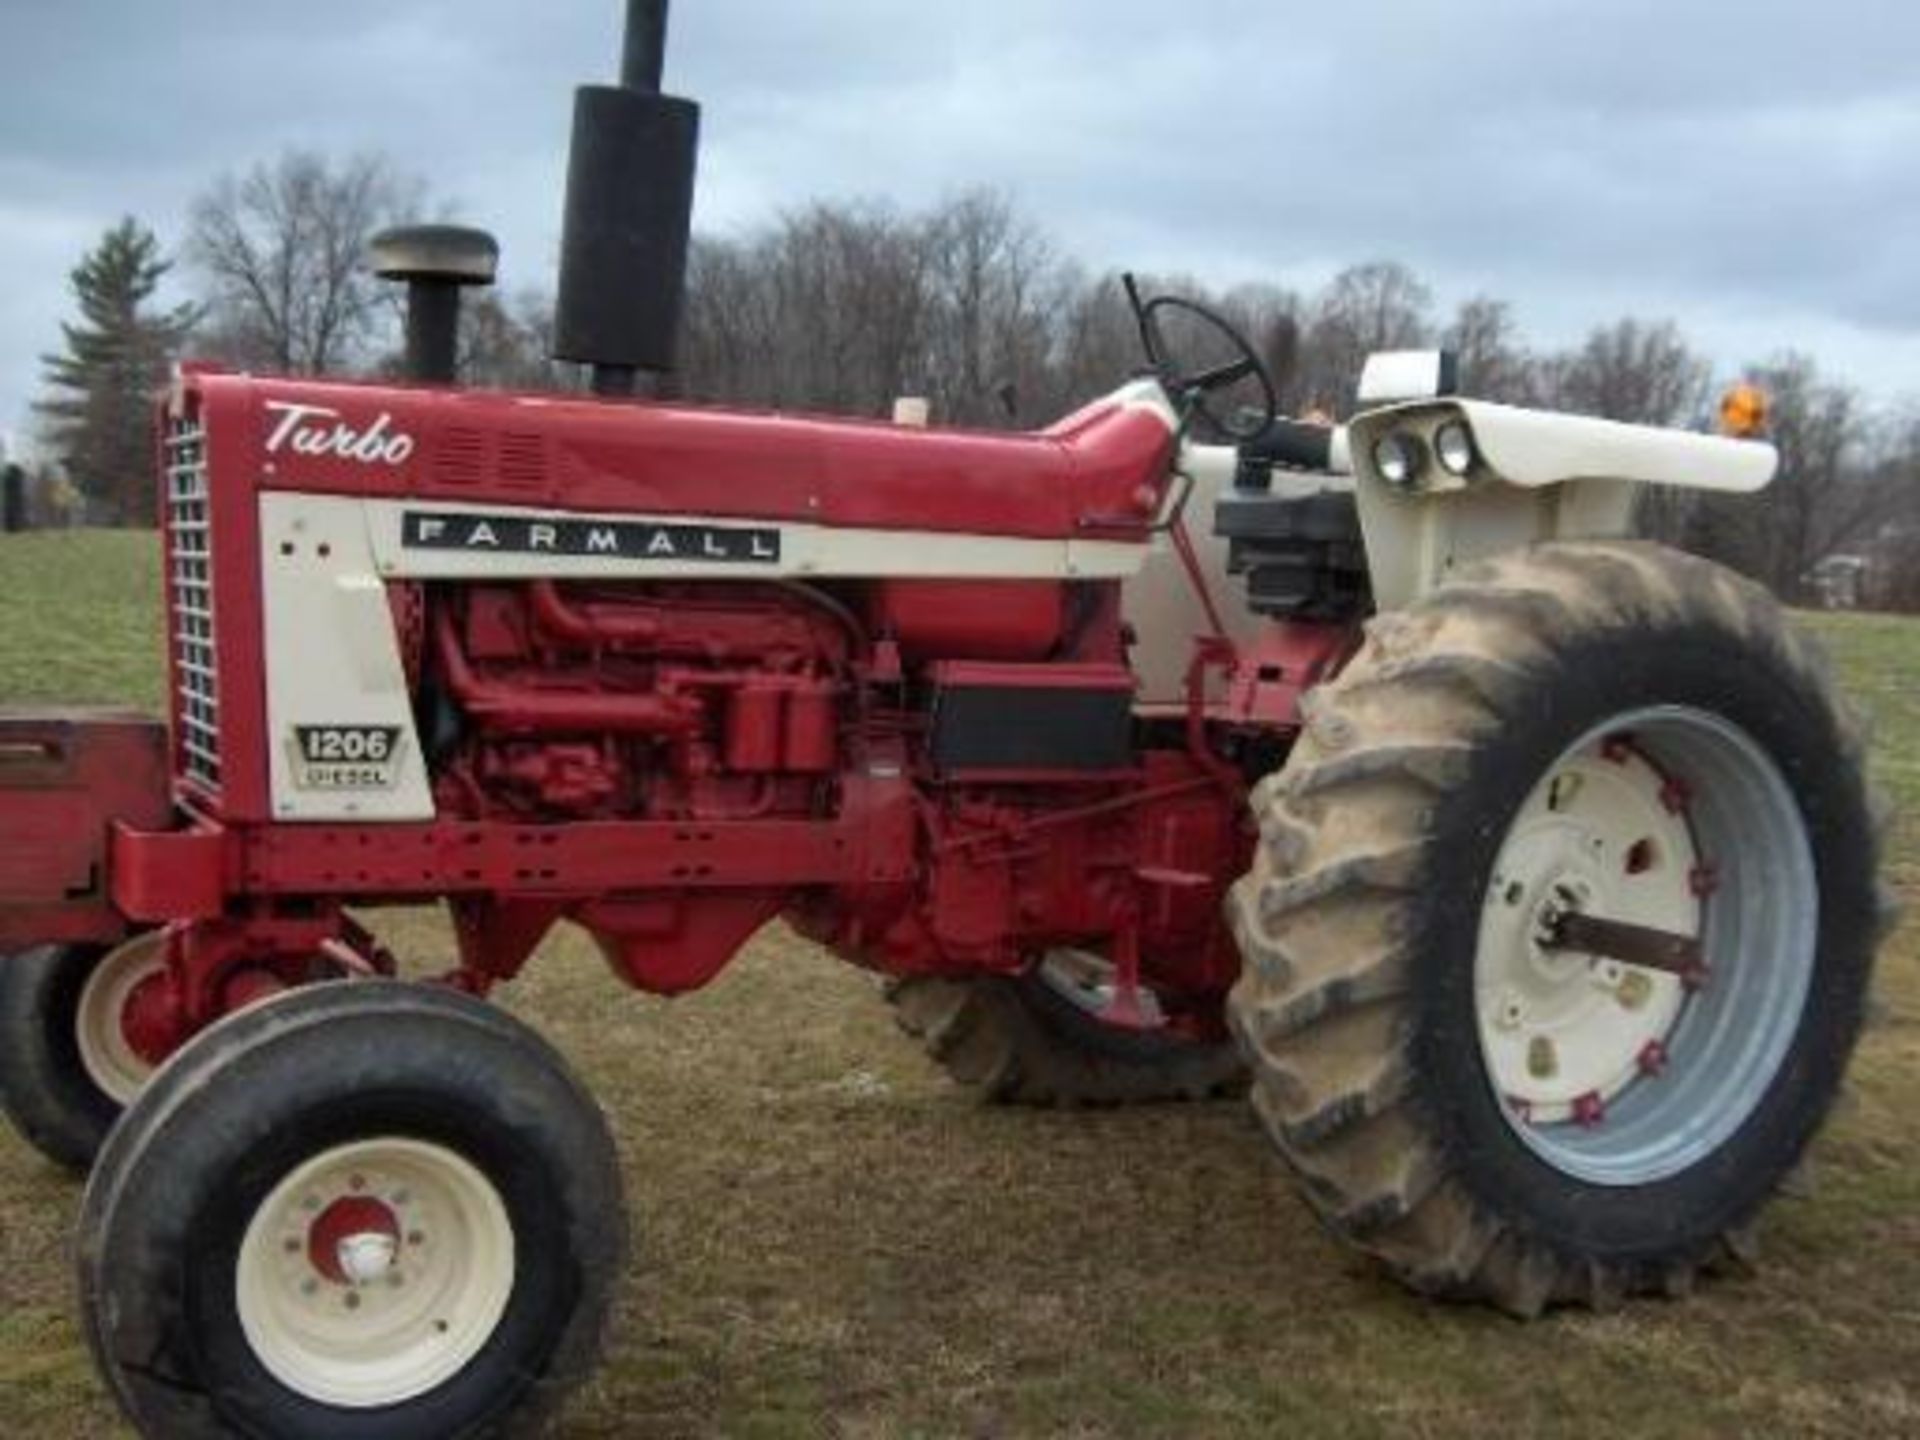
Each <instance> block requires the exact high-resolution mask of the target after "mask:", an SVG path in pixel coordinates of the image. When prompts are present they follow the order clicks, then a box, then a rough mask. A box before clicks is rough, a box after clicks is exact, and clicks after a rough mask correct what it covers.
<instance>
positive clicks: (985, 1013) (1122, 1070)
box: [887, 955, 1246, 1108]
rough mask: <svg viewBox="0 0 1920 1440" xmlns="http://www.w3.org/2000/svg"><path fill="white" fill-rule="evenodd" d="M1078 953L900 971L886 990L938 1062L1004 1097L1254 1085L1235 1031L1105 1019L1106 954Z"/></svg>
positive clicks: (1190, 1096)
mask: <svg viewBox="0 0 1920 1440" xmlns="http://www.w3.org/2000/svg"><path fill="white" fill-rule="evenodd" d="M1071 959H1072V961H1073V962H1074V963H1071V964H1069V963H1064V960H1065V957H1062V960H1063V963H1060V964H1057V965H1056V964H1055V963H1054V957H1049V959H1048V960H1047V961H1043V962H1042V964H1041V965H1038V966H1036V967H1035V968H1034V970H1033V971H1031V972H1029V973H1028V974H1026V975H1023V976H1020V977H1018V978H1005V979H1003V978H997V977H995V978H981V979H971V980H949V979H942V978H933V977H916V978H912V979H904V980H895V981H892V982H891V983H890V984H889V985H888V987H887V999H888V1001H889V1003H891V1004H892V1006H893V1009H894V1018H895V1019H896V1020H898V1021H899V1023H900V1028H901V1029H903V1030H905V1031H906V1032H907V1033H908V1034H909V1035H912V1036H913V1037H915V1038H916V1039H917V1040H919V1042H920V1044H921V1046H922V1048H924V1049H925V1050H926V1052H927V1054H928V1055H929V1056H930V1057H931V1058H932V1059H933V1061H934V1062H935V1063H936V1064H938V1065H939V1066H940V1067H941V1068H942V1069H943V1070H945V1071H946V1072H947V1074H948V1075H950V1076H952V1077H953V1079H954V1080H955V1081H956V1082H958V1083H959V1084H961V1085H963V1086H966V1087H967V1088H968V1089H971V1090H975V1091H977V1092H978V1093H979V1095H980V1097H981V1098H982V1099H984V1100H987V1101H989V1102H992V1103H995V1104H1003V1105H1034V1106H1057V1107H1063V1108H1064V1107H1073V1106H1080V1105H1086V1106H1106V1105H1145V1104H1154V1103H1158V1102H1162V1101H1171V1100H1207V1099H1212V1098H1214V1097H1217V1096H1223V1095H1231V1094H1236V1093H1238V1092H1239V1091H1242V1090H1244V1089H1245V1088H1246V1066H1245V1064H1244V1062H1243V1061H1242V1060H1241V1058H1240V1052H1239V1050H1238V1048H1237V1047H1236V1046H1235V1045H1234V1042H1233V1041H1232V1039H1231V1038H1226V1037H1223V1038H1221V1039H1219V1040H1208V1039H1204V1038H1200V1037H1196V1036H1193V1035H1190V1034H1187V1033H1185V1032H1183V1031H1180V1030H1176V1029H1171V1028H1169V1029H1164V1030H1149V1031H1133V1030H1125V1029H1122V1028H1120V1027H1117V1026H1114V1025H1110V1024H1107V1023H1105V1022H1104V1021H1102V1020H1100V1019H1099V1018H1097V1015H1096V1013H1095V1012H1096V1010H1097V1009H1098V1007H1099V1005H1100V1003H1101V1002H1102V1000H1103V999H1104V998H1105V997H1106V996H1107V995H1108V994H1109V993H1110V988H1109V987H1108V986H1106V985H1103V983H1102V980H1101V976H1100V974H1099V970H1098V968H1097V967H1098V962H1096V961H1093V960H1092V959H1091V957H1084V956H1077V955H1076V956H1073V957H1071ZM1043 967H1044V968H1043Z"/></svg>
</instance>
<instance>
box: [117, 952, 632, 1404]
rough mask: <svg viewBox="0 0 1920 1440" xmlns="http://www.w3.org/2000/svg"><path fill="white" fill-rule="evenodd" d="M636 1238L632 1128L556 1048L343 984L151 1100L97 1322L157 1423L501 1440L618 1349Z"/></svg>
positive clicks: (203, 1060) (226, 1035)
mask: <svg viewBox="0 0 1920 1440" xmlns="http://www.w3.org/2000/svg"><path fill="white" fill-rule="evenodd" d="M625 1236H626V1220H625V1209H624V1205H623V1202H622V1195H621V1185H620V1176H619V1170H618V1165H617V1160H616V1156H615V1153H614V1146H613V1141H612V1137H611V1135H610V1134H609V1133H608V1130H607V1126H606V1122H605V1120H604V1118H603V1117H602V1115H601V1113H600V1111H599V1109H598V1107H597V1106H596V1105H595V1104H594V1102H593V1100H592V1099H591V1098H590V1097H589V1096H588V1095H587V1094H586V1092H585V1091H584V1090H583V1089H582V1088H581V1087H580V1085H579V1083H578V1082H577V1081H576V1080H574V1078H573V1077H572V1075H571V1073H570V1072H569V1071H568V1069H567V1067H566V1065H565V1063H564V1062H563V1061H562V1060H561V1059H560V1057H559V1056H558V1055H557V1054H556V1053H555V1052H554V1051H553V1050H552V1049H551V1048H550V1047H549V1046H547V1045H546V1043H545V1042H544V1041H542V1040H541V1039H540V1038H539V1037H538V1036H536V1035H535V1034H533V1032H531V1031H530V1030H528V1029H527V1028H526V1027H525V1026H523V1025H521V1024H519V1023H518V1022H516V1021H514V1020H513V1019H512V1018H510V1017H509V1016H506V1015H504V1014H502V1013H500V1012H498V1011H496V1010H492V1009H489V1008H488V1007H487V1006H485V1005H483V1004H481V1003H480V1002H478V1001H475V1000H472V999H469V998H467V997H465V996H461V995H458V994H455V993H453V992H452V991H443V990H434V989H428V988H425V987H414V986H404V985H400V984H396V983H390V982H362V983H349V984H325V985H316V986H313V987H309V988H306V989H302V990H299V991H295V992H292V993H289V994H286V995H282V996H279V997H276V998H274V999H272V1000H268V1001H265V1002H263V1003H261V1004H259V1005H256V1006H254V1007H251V1008H249V1009H247V1010H244V1011H242V1012H239V1013H237V1014H235V1015H232V1016H229V1017H228V1018H226V1019H224V1020H222V1021H220V1022H219V1023H218V1024H216V1025H214V1026H213V1027H211V1028H210V1029H209V1030H207V1031H206V1032H205V1033H204V1034H202V1035H201V1036H199V1037H197V1038H196V1039H195V1040H193V1041H192V1042H191V1043H189V1044H188V1045H187V1046H185V1047H184V1048H183V1049H182V1050H181V1051H180V1052H179V1054H178V1055H177V1056H175V1057H174V1059H173V1060H172V1061H171V1062H170V1063H169V1064H168V1065H167V1066H166V1068H165V1069H164V1070H162V1071H161V1072H160V1074H159V1075H158V1076H157V1077H156V1079H155V1080H154V1082H153V1083H152V1084H151V1085H150V1086H148V1088H147V1089H146V1090H145V1091H144V1092H143V1093H142V1094H141V1095H140V1096H139V1097H138V1098H137V1099H136V1100H135V1101H134V1103H133V1104H132V1105H131V1106H130V1107H129V1108H128V1111H127V1113H126V1116H125V1117H124V1120H123V1122H122V1123H121V1124H120V1126H119V1127H117V1128H116V1129H115V1130H114V1132H113V1134H112V1135H111V1137H110V1138H109V1141H108V1144H107V1146H106V1148H105V1150H104V1151H103V1152H102V1154H101V1157H100V1163H99V1165H98V1167H97V1168H96V1170H95V1172H94V1176H93V1179H92V1182H91V1183H90V1185H89V1186H88V1189H87V1194H86V1200H85V1203H84V1205H83V1207H82V1214H81V1225H80V1259H79V1269H80V1291H81V1301H82V1308H83V1316H84V1321H85V1325H86V1330H87V1335H88V1340H89V1343H90V1344H91V1346H92V1348H93V1352H94V1356H95V1359H96V1360H97V1362H98V1363H99V1366H100V1369H101V1371H102V1373H103V1374H104V1375H105V1377H106V1378H107V1380H108V1382H109V1384H110V1385H111V1387H112V1389H113V1392H114V1395H115V1398H116V1399H117V1400H118V1401H119V1403H120V1405H121V1407H122V1409H123V1410H124V1411H125V1413H126V1415H127V1417H128V1418H129V1419H130V1420H131V1421H132V1422H133V1423H134V1425H135V1426H136V1427H137V1428H138V1429H140V1430H141V1431H142V1432H143V1433H146V1434H164V1435H168V1436H208V1437H211V1436H215V1435H227V1434H234V1433H239V1434H249V1435H273V1436H276V1437H289V1440H298V1437H321V1436H339V1435H343V1434H352V1435H354V1436H356V1437H363V1436H364V1437H375V1436H394V1437H399V1436H412V1435H455V1434H458V1435H494V1434H500V1433H507V1432H510V1431H518V1430H520V1429H522V1428H524V1427H531V1426H532V1425H534V1424H536V1423H537V1422H538V1421H539V1420H540V1419H541V1417H543V1416H544V1415H545V1414H547V1413H548V1412H549V1411H550V1410H551V1409H552V1407H553V1406H555V1405H556V1404H557V1403H558V1402H559V1400H560V1399H561V1397H562V1396H563V1395H564V1394H565V1393H566V1392H567V1391H568V1390H569V1389H570V1388H571V1387H572V1386H573V1385H574V1384H576V1383H577V1382H578V1381H579V1380H580V1379H582V1378H583V1377H584V1376H585V1374H586V1373H587V1371H588V1370H589V1369H590V1367H591V1366H592V1364H593V1363H594V1361H595V1359H596V1357H597V1354H598V1351H599V1348H600V1342H601V1337H602V1332H603V1330H604V1326H605V1322H606V1318H607V1314H608V1310H609V1308H610V1304H611V1301H612V1298H613V1294H614V1290H615V1287H616V1286H617V1284H618V1282H619V1279H620V1275H621V1270H622V1257H623V1254H624V1249H625Z"/></svg>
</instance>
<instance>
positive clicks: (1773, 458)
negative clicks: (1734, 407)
mask: <svg viewBox="0 0 1920 1440" xmlns="http://www.w3.org/2000/svg"><path fill="white" fill-rule="evenodd" d="M1449 420H1461V421H1464V422H1465V423H1466V426H1467V428H1468V430H1469V431H1471V432H1472V434H1473V440H1474V445H1475V447H1476V448H1477V449H1478V451H1479V454H1480V459H1481V462H1482V463H1483V464H1484V465H1485V466H1486V468H1487V470H1488V471H1490V472H1491V474H1492V476H1493V478H1496V479H1499V480H1503V481H1505V482H1506V483H1507V484H1509V485H1518V486H1520V487H1521V488H1522V489H1527V490H1536V489H1539V488H1540V487H1541V486H1543V485H1566V484H1570V483H1572V482H1574V481H1577V480H1633V481H1637V482H1639V483H1641V484H1646V485H1680V486H1685V487H1687V488H1690V489H1694V490H1723V491H1730V492H1735V493H1742V494H1744V493H1747V492H1750V491H1754V490H1764V489H1765V488H1766V487H1767V485H1768V484H1769V483H1770V482H1771V481H1772V480H1773V477H1774V472H1775V471H1776V470H1777V469H1778V468H1779V465H1780V457H1779V454H1778V453H1777V452H1776V451H1775V450H1774V448H1773V447H1772V446H1771V445H1762V444H1759V443H1758V442H1756V441H1752V440H1728V439H1724V438H1722V437H1721V436H1718V435H1696V434H1694V433H1693V432H1691V431H1687V430H1662V429H1658V428H1656V427H1654V426H1651V425H1623V424H1621V423H1620V422H1618V421H1616V420H1595V419H1592V418H1590V417H1588V416H1585V415H1563V414H1559V413H1557V412H1555V411H1551V410H1525V409H1521V408H1520V407H1518V406H1515V405H1496V404H1494V403H1492V402H1491V401H1487V400H1423V401H1415V402H1413V403H1411V404H1407V405H1393V406H1387V407H1385V408H1383V409H1379V410H1370V411H1368V412H1366V413H1365V414H1363V415H1361V416H1359V417H1357V418H1356V419H1355V420H1354V422H1353V427H1352V429H1353V442H1354V450H1355V462H1356V465H1366V464H1368V463H1369V460H1370V457H1371V455H1372V451H1373V445H1374V442H1375V441H1377V440H1378V439H1379V438H1380V437H1381V436H1382V435H1384V434H1386V433H1387V432H1388V431H1389V430H1394V429H1399V428H1401V427H1403V426H1411V428H1412V429H1413V430H1414V431H1415V432H1416V433H1418V434H1420V435H1422V436H1431V435H1432V433H1433V432H1434V431H1435V430H1437V429H1439V428H1440V426H1442V425H1444V424H1445V423H1446V422H1447V421H1449Z"/></svg>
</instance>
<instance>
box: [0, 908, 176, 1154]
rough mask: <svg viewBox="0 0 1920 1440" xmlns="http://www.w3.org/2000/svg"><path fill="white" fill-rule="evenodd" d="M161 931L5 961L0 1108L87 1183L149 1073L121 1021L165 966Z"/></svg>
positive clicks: (0, 998)
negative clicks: (133, 998) (137, 993)
mask: <svg viewBox="0 0 1920 1440" xmlns="http://www.w3.org/2000/svg"><path fill="white" fill-rule="evenodd" d="M159 944H160V937H159V935H158V933H157V932H152V933H149V934H145V935H138V936H135V937H133V938H132V939H130V940H127V941H125V942H124V943H122V944H121V945H119V946H116V947H107V946H100V945H40V946H36V947H34V948H33V949H31V950H25V951H22V952H21V953H19V954H17V955H10V956H7V957H6V958H4V959H0V1107H3V1108H4V1109H5V1110H6V1113H7V1117H8V1118H9V1119H10V1120H12V1121H13V1124H14V1128H15V1129H17V1130H18V1131H19V1132H20V1134H21V1136H22V1137H23V1138H24V1139H25V1140H26V1141H27V1142H28V1143H29V1144H31V1145H32V1146H34V1148H35V1149H37V1150H39V1151H40V1152H41V1154H43V1155H45V1156H46V1157H47V1158H48V1159H49V1160H52V1161H53V1162H54V1163H55V1164H56V1165H59V1166H61V1167H63V1168H64V1169H67V1170H71V1171H73V1172H75V1173H76V1174H82V1175H84V1174H85V1173H86V1172H87V1170H88V1168H89V1167H90V1166H91V1165H92V1164H93V1157H94V1156H95V1155H96V1154H97V1153H98V1152H99V1149H100V1146H101V1143H102V1142H103V1141H104V1140H105V1139H106V1136H107V1131H108V1130H110V1129H112V1128H113V1123H114V1121H115V1120H117V1119H118V1118H119V1116H120V1110H121V1107H122V1106H123V1105H124V1104H125V1103H126V1101H127V1099H128V1098H129V1097H130V1096H131V1095H132V1094H133V1093H134V1091H136V1090H137V1089H138V1088H139V1086H140V1085H141V1084H143V1083H144V1082H145V1079H146V1077H147V1076H148V1075H149V1074H151V1066H150V1065H149V1064H148V1063H147V1062H146V1061H145V1060H144V1059H142V1058H141V1057H140V1056H139V1055H138V1054H137V1053H136V1052H135V1051H134V1050H133V1049H132V1048H131V1046H130V1045H129V1044H128V1043H127V1040H126V1037H125V1035H124V1034H123V1033H121V1031H120V1026H119V1012H120V1010H121V1009H122V1008H123V1007H124V1004H125V1001H126V999H127V997H128V996H129V995H130V994H131V993H132V991H133V988H134V987H136V986H137V985H138V984H139V983H140V982H141V981H142V980H143V979H144V978H146V977H147V976H149V975H151V974H154V973H156V972H157V971H158V970H159V968H160V967H161V966H162V965H163V964H164V961H163V959H162V957H161V953H160V949H159Z"/></svg>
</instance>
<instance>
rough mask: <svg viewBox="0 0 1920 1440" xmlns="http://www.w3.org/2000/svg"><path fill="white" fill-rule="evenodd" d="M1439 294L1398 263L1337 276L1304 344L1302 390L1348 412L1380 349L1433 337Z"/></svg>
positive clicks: (1325, 404) (1319, 305)
mask: <svg viewBox="0 0 1920 1440" xmlns="http://www.w3.org/2000/svg"><path fill="white" fill-rule="evenodd" d="M1432 308H1433V292H1432V291H1431V290H1429V289H1428V288H1427V286H1426V285H1425V283H1424V282H1422V281H1421V279H1420V278H1419V277H1418V276H1417V275H1415V274H1414V273H1413V271H1411V270H1409V269H1408V268H1407V267H1406V266H1404V265H1401V264H1399V263H1397V262H1394V261H1374V262H1372V263H1370V264H1366V265H1356V266H1354V267H1352V268H1351V269H1348V270H1343V271H1341V272H1340V273H1339V274H1338V275H1336V276H1334V278H1333V282H1332V283H1331V284H1330V285H1328V286H1327V288H1326V290H1325V291H1324V292H1323V293H1322V294H1321V295H1320V297H1319V299H1318V300H1317V301H1316V302H1315V304H1314V306H1313V309H1312V312H1311V319H1310V321H1309V323H1308V325H1307V329H1306V334H1305V337H1304V341H1303V345H1302V363H1301V377H1302V389H1303V391H1304V393H1305V394H1306V396H1307V397H1308V398H1309V400H1310V401H1311V403H1312V404H1314V405H1316V406H1318V407H1320V408H1323V409H1327V410H1330V411H1332V412H1333V413H1335V414H1346V413H1347V412H1348V411H1350V410H1351V409H1352V408H1353V403H1354V395H1355V392H1356V390H1357V389H1358V387H1359V383H1360V371H1361V368H1362V367H1363V366H1364V365H1365V364H1366V360H1367V356H1369V355H1371V354H1373V353H1374V352H1375V351H1377V350H1412V349H1418V348H1420V347H1421V346H1424V345H1427V344H1429V343H1430V342H1431V341H1432V339H1433V324H1432V320H1431V313H1432Z"/></svg>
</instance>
